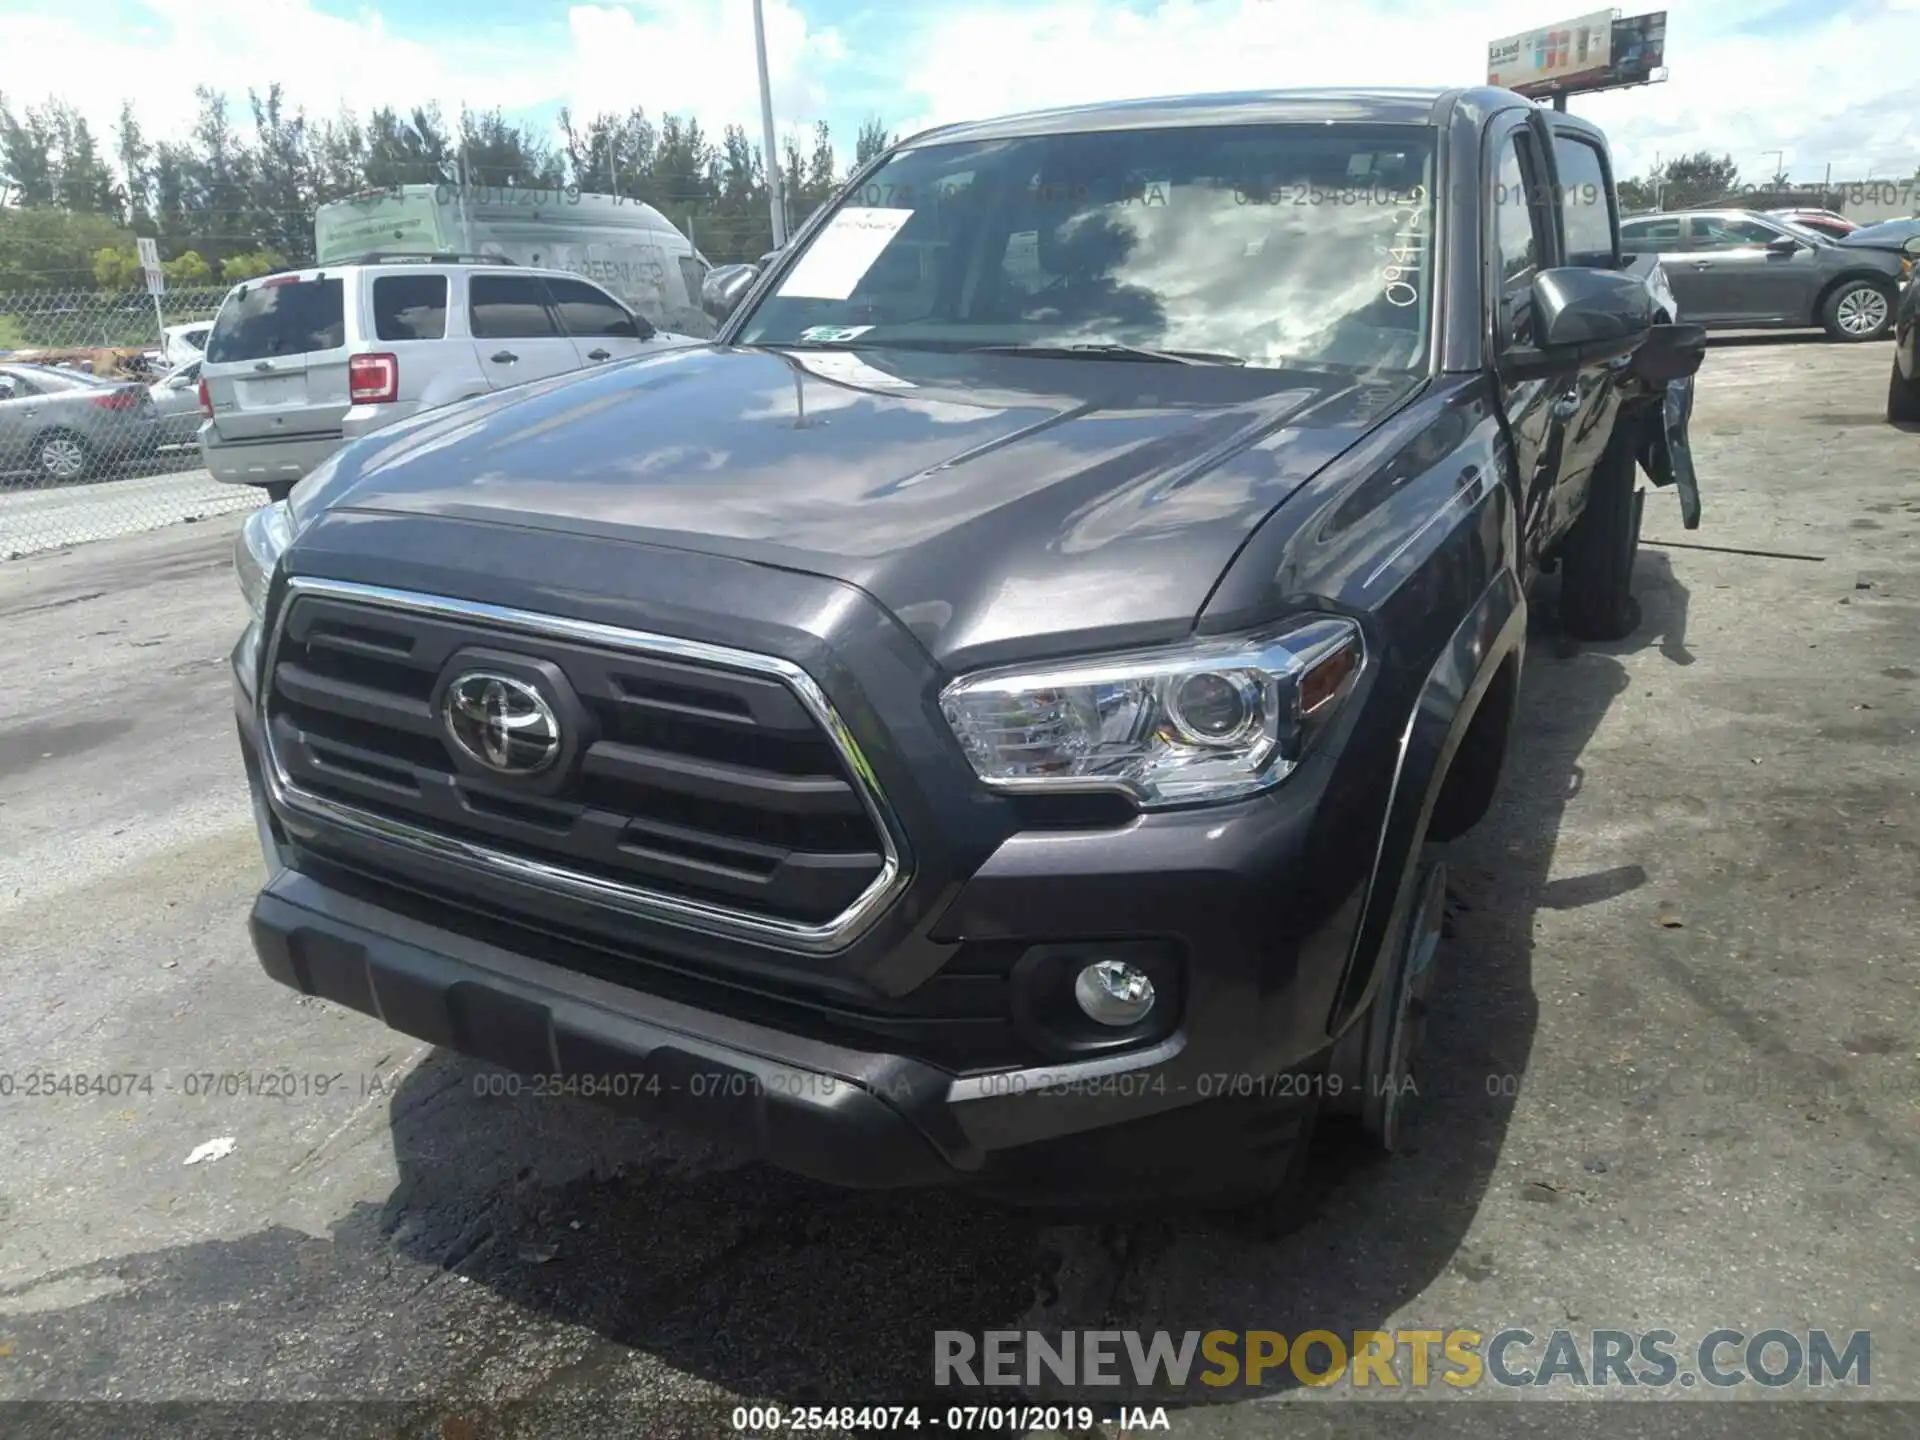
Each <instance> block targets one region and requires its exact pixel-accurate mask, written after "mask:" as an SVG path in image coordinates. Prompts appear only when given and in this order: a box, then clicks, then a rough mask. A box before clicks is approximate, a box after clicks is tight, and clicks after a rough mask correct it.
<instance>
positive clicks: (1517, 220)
mask: <svg viewBox="0 0 1920 1440" xmlns="http://www.w3.org/2000/svg"><path fill="white" fill-rule="evenodd" d="M1486 143H1487V146H1488V149H1487V151H1486V161H1485V164H1486V173H1487V175H1489V176H1490V177H1491V179H1492V184H1490V185H1489V186H1488V187H1487V190H1488V194H1487V195H1486V197H1485V202H1484V204H1485V211H1484V213H1483V217H1482V222H1481V223H1482V227H1483V228H1482V233H1483V234H1484V235H1485V236H1486V258H1485V266H1486V269H1485V274H1486V285H1485V289H1486V293H1487V295H1488V297H1489V299H1490V306H1489V309H1490V311H1491V313H1490V315H1489V316H1488V327H1489V335H1490V343H1491V346H1492V350H1491V357H1492V360H1493V362H1494V363H1495V364H1496V365H1497V364H1498V361H1499V357H1500V355H1501V354H1502V353H1503V352H1504V351H1505V350H1506V349H1507V348H1508V347H1509V346H1513V345H1528V344H1531V343H1532V341H1533V296H1532V290H1531V287H1532V284H1533V277H1534V276H1535V275H1537V274H1539V272H1540V271H1541V270H1543V269H1546V268H1547V267H1548V266H1550V265H1551V264H1552V263H1553V262H1552V258H1551V257H1552V254H1553V243H1552V242H1553V224H1552V220H1551V218H1550V212H1549V210H1548V208H1547V193H1548V191H1547V187H1548V185H1549V183H1550V176H1549V172H1548V170H1547V167H1546V163H1545V160H1544V157H1543V156H1542V155H1541V152H1540V146H1539V142H1538V138H1537V136H1536V134H1535V132H1534V131H1533V129H1532V128H1531V127H1529V125H1528V124H1527V121H1526V117H1525V114H1524V112H1517V111H1516V112H1513V113H1511V114H1508V115H1504V116H1500V117H1496V119H1495V120H1494V122H1493V124H1492V126H1490V127H1489V130H1488V134H1487V141H1486ZM1496 373H1497V371H1496ZM1498 383H1499V385H1500V401H1501V408H1502V411H1503V412H1504V414H1505V416H1506V421H1507V435H1508V439H1509V440H1510V441H1511V443H1512V445H1513V458H1514V470H1515V478H1516V483H1517V485H1518V489H1519V494H1518V495H1516V496H1515V497H1514V501H1515V508H1516V509H1517V510H1518V512H1519V515H1520V522H1521V527H1522V535H1523V541H1522V544H1523V549H1524V551H1525V553H1526V555H1527V558H1528V562H1529V568H1531V566H1532V564H1533V563H1536V562H1537V561H1538V559H1539V557H1540V553H1541V551H1542V549H1543V548H1544V546H1545V543H1546V540H1547V539H1548V537H1549V535H1550V533H1551V532H1550V531H1549V530H1548V528H1547V527H1548V520H1549V514H1550V509H1551V502H1552V499H1553V492H1554V482H1555V481H1556V480H1557V478H1558V477H1559V473H1560V467H1561V464H1562V452H1563V451H1564V449H1565V446H1566V438H1567V425H1568V422H1569V421H1570V420H1571V419H1572V418H1573V416H1574V414H1575V413H1576V411H1577V410H1578V409H1579V390H1578V387H1577V384H1576V377H1575V376H1573V375H1571V374H1569V375H1567V376H1564V377H1552V378H1548V379H1540V380H1517V381H1511V382H1509V381H1504V380H1502V381H1500V382H1498Z"/></svg>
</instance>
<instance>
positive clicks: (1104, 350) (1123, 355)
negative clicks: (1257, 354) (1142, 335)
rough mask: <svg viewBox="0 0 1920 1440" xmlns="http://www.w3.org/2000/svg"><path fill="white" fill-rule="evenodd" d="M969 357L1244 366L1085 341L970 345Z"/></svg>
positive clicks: (1224, 358) (1198, 353) (1204, 353)
mask: <svg viewBox="0 0 1920 1440" xmlns="http://www.w3.org/2000/svg"><path fill="white" fill-rule="evenodd" d="M967 353H969V354H982V355H1042V356H1056V357H1064V358H1067V359H1071V360H1079V359H1094V360H1157V361H1160V362H1161V363H1162V364H1166V365H1244V364H1246V363H1247V361H1246V357H1245V356H1244V355H1224V354H1221V353H1220V352H1218V351H1215V350H1155V349H1151V348H1150V347H1148V346H1145V345H1122V344H1120V343H1119V342H1117V341H1112V340H1096V341H1088V342H1086V343H1083V344H1077V345H971V346H969V347H967Z"/></svg>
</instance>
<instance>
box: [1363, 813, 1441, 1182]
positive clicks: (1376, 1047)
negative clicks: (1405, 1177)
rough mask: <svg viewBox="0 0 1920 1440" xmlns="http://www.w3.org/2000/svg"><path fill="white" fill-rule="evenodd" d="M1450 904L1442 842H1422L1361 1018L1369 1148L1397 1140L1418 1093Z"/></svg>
mask: <svg viewBox="0 0 1920 1440" xmlns="http://www.w3.org/2000/svg"><path fill="white" fill-rule="evenodd" d="M1446 904H1447V864H1446V851H1445V847H1444V846H1441V845H1437V844H1423V845H1422V846H1421V847H1420V858H1419V861H1418V868H1417V869H1416V870H1415V872H1414V878H1413V890H1412V899H1411V901H1410V902H1409V906H1408V911H1407V916H1406V919H1405V921H1404V923H1403V924H1402V925H1401V928H1400V930H1399V933H1398V934H1397V936H1396V937H1395V939H1394V942H1393V946H1392V949H1391V950H1390V951H1389V953H1388V955H1387V957H1386V960H1385V964H1384V966H1383V969H1382V973H1381V976H1380V988H1379V991H1378V993H1377V994H1376V995H1375V996H1374V1000H1373V1004H1372V1005H1371V1006H1369V1007H1368V1010H1367V1017H1366V1019H1365V1020H1364V1021H1363V1022H1362V1034H1363V1037H1364V1038H1363V1040H1362V1051H1361V1055H1360V1065H1359V1078H1360V1087H1361V1088H1360V1094H1359V1096H1358V1097H1357V1098H1358V1101H1359V1106H1358V1109H1357V1111H1356V1112H1355V1118H1356V1119H1357V1120H1358V1121H1359V1124H1358V1126H1357V1127H1356V1128H1357V1129H1358V1131H1359V1134H1360V1136H1361V1138H1362V1141H1363V1143H1364V1145H1365V1146H1366V1148H1367V1149H1368V1150H1371V1151H1375V1152H1378V1153H1380V1154H1383V1155H1384V1154H1391V1153H1393V1152H1394V1151H1395V1150H1398V1149H1399V1148H1400V1141H1401V1129H1402V1125H1403V1123H1404V1121H1405V1118H1406V1115H1407V1112H1408V1109H1409V1107H1410V1105H1411V1104H1412V1103H1413V1102H1415V1101H1417V1100H1418V1098H1419V1073H1420V1056H1421V1051H1422V1049H1423V1046H1422V1044H1421V1042H1422V1040H1423V1039H1424V1037H1425V1034H1426V1019H1427V1011H1428V1008H1429V1006H1430V1004H1431V1001H1432V996H1433V985H1434V980H1435V977H1436V974H1437V971H1438V966H1437V965H1436V963H1435V962H1436V960H1437V959H1438V957H1439V953H1440V941H1441V938H1442V936H1443V934H1444V926H1445V921H1446Z"/></svg>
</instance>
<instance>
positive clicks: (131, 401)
mask: <svg viewBox="0 0 1920 1440" xmlns="http://www.w3.org/2000/svg"><path fill="white" fill-rule="evenodd" d="M146 393H147V392H146V391H144V390H109V391H108V392H107V393H106V394H104V395H96V396H94V397H93V403H94V404H96V405H98V406H99V407H100V408H101V409H102V410H138V409H139V408H140V401H141V399H142V398H143V397H144V396H145V395H146Z"/></svg>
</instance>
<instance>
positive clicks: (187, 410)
mask: <svg viewBox="0 0 1920 1440" xmlns="http://www.w3.org/2000/svg"><path fill="white" fill-rule="evenodd" d="M147 393H148V394H150V395H151V396H152V397H153V408H154V411H155V413H157V414H158V415H159V417H160V444H161V445H162V446H163V447H165V446H171V445H192V444H194V443H195V442H196V441H197V440H198V439H199V436H200V422H201V421H202V420H203V419H205V418H206V411H205V410H204V409H202V408H201V404H200V362H199V361H198V360H189V361H188V362H187V363H186V364H184V365H182V366H180V367H179V368H178V369H176V370H170V371H168V372H167V373H166V374H165V375H163V376H161V377H160V378H159V379H158V380H156V381H154V382H153V384H152V385H150V386H148V387H147Z"/></svg>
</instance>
